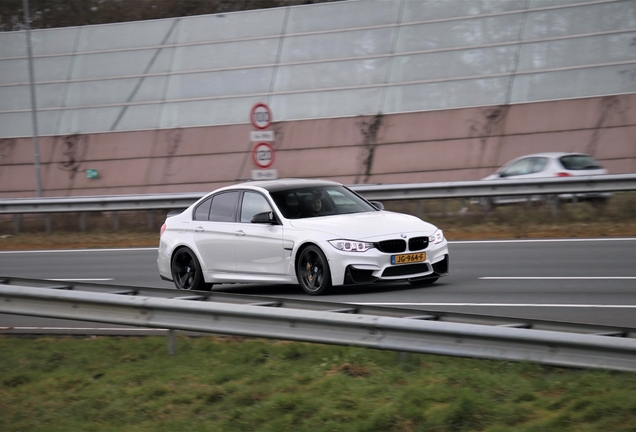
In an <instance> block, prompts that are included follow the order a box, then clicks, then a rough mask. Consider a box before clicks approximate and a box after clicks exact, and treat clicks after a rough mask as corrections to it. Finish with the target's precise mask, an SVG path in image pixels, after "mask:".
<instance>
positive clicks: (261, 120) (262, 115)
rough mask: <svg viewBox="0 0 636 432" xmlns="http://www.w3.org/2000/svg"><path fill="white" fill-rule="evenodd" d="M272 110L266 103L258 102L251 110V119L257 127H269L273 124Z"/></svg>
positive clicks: (261, 128)
mask: <svg viewBox="0 0 636 432" xmlns="http://www.w3.org/2000/svg"><path fill="white" fill-rule="evenodd" d="M272 118H273V116H272V110H270V109H269V107H268V106H267V105H265V104H264V103H257V104H256V105H254V106H253V107H252V111H250V121H251V122H252V124H253V125H254V127H255V128H256V129H260V130H263V129H267V128H268V127H269V126H270V125H271V124H272Z"/></svg>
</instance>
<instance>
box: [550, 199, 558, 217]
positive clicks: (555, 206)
mask: <svg viewBox="0 0 636 432" xmlns="http://www.w3.org/2000/svg"><path fill="white" fill-rule="evenodd" d="M551 201H552V216H555V217H556V216H557V215H558V214H559V196H558V195H552V200H551Z"/></svg>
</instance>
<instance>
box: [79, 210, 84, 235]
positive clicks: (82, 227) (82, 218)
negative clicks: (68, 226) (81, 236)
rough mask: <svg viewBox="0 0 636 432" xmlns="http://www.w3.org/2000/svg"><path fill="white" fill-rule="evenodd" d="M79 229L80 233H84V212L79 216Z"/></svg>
mask: <svg viewBox="0 0 636 432" xmlns="http://www.w3.org/2000/svg"><path fill="white" fill-rule="evenodd" d="M79 228H80V231H81V232H84V231H86V213H84V212H81V213H80V214H79Z"/></svg>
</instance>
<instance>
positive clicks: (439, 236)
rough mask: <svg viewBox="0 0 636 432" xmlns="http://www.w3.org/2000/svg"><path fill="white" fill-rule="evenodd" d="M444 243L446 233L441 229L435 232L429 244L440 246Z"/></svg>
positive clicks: (429, 239)
mask: <svg viewBox="0 0 636 432" xmlns="http://www.w3.org/2000/svg"><path fill="white" fill-rule="evenodd" d="M443 241H444V232H443V231H442V230H441V229H438V230H437V231H435V233H434V234H433V235H432V236H430V237H429V238H428V242H429V243H433V244H438V243H441V242H443Z"/></svg>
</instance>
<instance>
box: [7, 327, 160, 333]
mask: <svg viewBox="0 0 636 432" xmlns="http://www.w3.org/2000/svg"><path fill="white" fill-rule="evenodd" d="M12 330H22V331H25V330H29V331H32V330H59V331H71V330H73V331H121V332H138V331H143V332H167V331H169V329H158V328H146V327H135V328H119V327H14V326H9V327H0V331H2V332H5V331H6V332H8V331H12Z"/></svg>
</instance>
